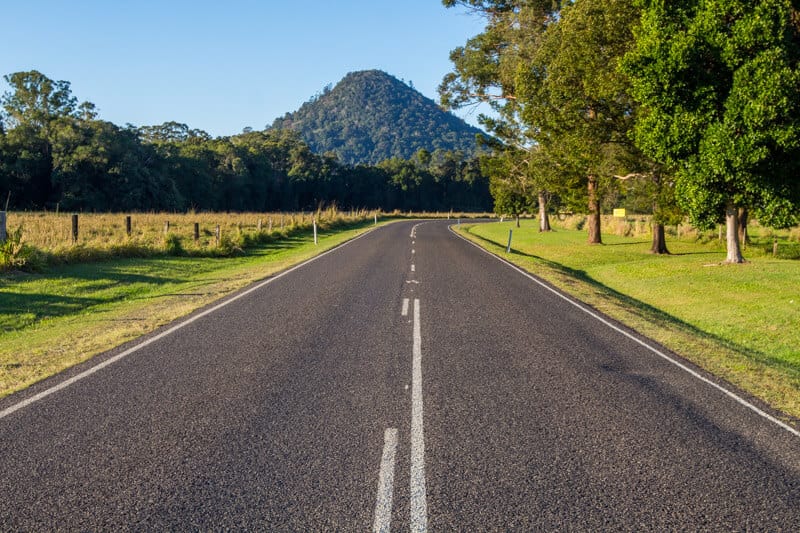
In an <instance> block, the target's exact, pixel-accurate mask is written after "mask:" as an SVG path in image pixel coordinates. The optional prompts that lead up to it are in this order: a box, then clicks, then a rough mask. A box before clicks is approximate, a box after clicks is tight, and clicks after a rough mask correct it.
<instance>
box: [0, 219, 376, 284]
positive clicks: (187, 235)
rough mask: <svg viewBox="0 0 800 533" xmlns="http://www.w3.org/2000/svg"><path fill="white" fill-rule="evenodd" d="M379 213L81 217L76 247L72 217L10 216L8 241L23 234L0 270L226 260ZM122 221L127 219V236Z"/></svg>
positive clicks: (4, 254)
mask: <svg viewBox="0 0 800 533" xmlns="http://www.w3.org/2000/svg"><path fill="white" fill-rule="evenodd" d="M376 214H377V213H374V212H367V211H363V210H361V211H351V212H349V213H348V212H341V211H339V210H337V209H336V207H335V206H333V207H330V208H327V209H318V210H317V211H315V212H310V213H227V214H226V213H185V214H177V213H138V214H133V215H126V214H124V213H104V214H93V213H88V214H84V213H81V214H78V239H77V241H73V236H72V215H71V214H64V213H61V214H59V213H47V212H11V213H9V214H8V228H9V235H12V236H14V235H21V242H20V243H18V244H17V245H16V246H11V247H9V246H6V247H4V248H3V247H0V270H11V269H22V270H43V269H45V268H47V267H49V266H52V265H58V264H74V263H88V262H96V261H104V260H109V259H117V258H122V257H157V256H193V257H228V256H233V255H237V254H240V253H242V252H243V250H245V249H247V248H251V247H254V246H259V245H264V244H268V243H272V242H275V241H280V240H282V239H286V238H288V237H291V236H292V235H294V234H296V233H297V232H304V231H308V230H309V229H311V227H312V224H313V222H314V221H316V223H317V226H318V229H319V230H321V231H325V230H328V229H333V228H337V227H341V226H346V225H348V224H354V223H358V222H361V221H366V220H368V219H373V216H375V215H376ZM126 216H130V218H131V233H130V235H129V234H128V233H127V229H126ZM195 224H198V229H199V232H198V233H199V235H198V238H197V239H195V235H194V227H195ZM217 228H219V235H217ZM11 240H13V239H9V241H11Z"/></svg>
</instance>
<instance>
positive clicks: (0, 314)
mask: <svg viewBox="0 0 800 533" xmlns="http://www.w3.org/2000/svg"><path fill="white" fill-rule="evenodd" d="M372 225H373V222H372V221H371V220H370V221H362V222H359V223H355V224H339V225H337V226H335V227H331V228H327V229H326V230H325V233H324V234H323V233H320V235H319V236H320V238H324V237H325V236H333V235H335V234H336V233H339V232H341V231H350V230H356V229H361V228H365V227H368V226H372ZM312 235H313V230H312V229H308V230H306V229H297V230H294V231H292V232H291V233H290V234H289V235H288V236H286V237H282V238H275V239H273V240H270V241H269V242H265V243H259V244H254V245H253V246H250V247H248V248H246V249H245V250H243V251H242V253H240V254H239V255H237V256H233V257H230V256H229V257H221V256H219V255H214V254H210V255H208V256H203V255H201V256H197V255H190V256H186V255H183V254H180V255H177V256H176V255H167V254H160V255H150V256H147V257H141V258H135V257H117V258H105V259H104V260H102V261H96V262H90V263H75V264H66V265H58V266H52V267H49V268H48V269H46V270H45V271H44V272H38V273H26V272H20V273H12V274H8V273H6V274H5V275H3V276H2V277H0V332H1V331H14V330H18V329H21V328H25V327H29V326H31V325H33V324H36V323H37V322H40V321H41V320H43V319H47V318H59V317H64V316H68V315H76V314H78V313H81V312H85V311H86V310H88V309H90V308H92V307H95V306H100V305H107V304H113V303H115V302H119V301H123V300H127V299H143V298H152V297H153V296H154V295H153V294H151V293H152V292H153V291H154V289H155V288H156V287H160V286H164V285H167V284H176V285H177V284H180V283H184V282H187V281H190V280H192V279H194V278H195V277H196V276H197V275H198V274H200V273H202V272H203V271H205V272H211V271H214V270H217V269H218V268H219V267H218V265H222V264H223V263H228V262H230V261H236V260H240V259H243V258H259V257H264V258H267V257H269V256H272V255H275V254H279V253H282V252H288V251H290V250H294V249H297V248H299V247H300V246H302V245H306V244H310V242H312V241H311V239H310V237H311V236H312ZM198 260H200V261H203V262H204V265H206V266H205V267H204V268H200V269H198V268H187V269H186V270H185V271H184V269H182V268H181V267H180V264H181V262H184V261H185V262H186V264H187V266H188V265H191V264H194V265H196V264H197V261H198ZM142 270H144V271H145V272H142ZM64 280H69V281H71V280H74V281H75V283H74V284H72V285H74V286H68V287H67V288H66V289H65V290H63V294H55V293H54V290H53V288H52V287H53V285H54V284H55V285H58V286H64ZM219 280H221V278H220V279H217V280H216V281H219ZM213 281H215V280H214V279H204V280H203V281H202V282H201V285H203V284H208V283H212V282H213ZM18 283H24V284H26V285H28V287H30V288H31V289H30V290H26V291H19V290H13V289H14V286H15V284H18ZM37 285H38V286H41V289H40V290H37V289H38V286H37ZM134 285H135V286H136V287H133V286H134ZM82 289H83V290H82ZM100 291H105V293H104V294H99V292H100ZM81 292H85V293H91V296H83V295H81V294H80V293H81ZM182 296H187V295H182ZM23 314H24V316H25V318H21V317H22V315H23ZM5 317H7V318H5Z"/></svg>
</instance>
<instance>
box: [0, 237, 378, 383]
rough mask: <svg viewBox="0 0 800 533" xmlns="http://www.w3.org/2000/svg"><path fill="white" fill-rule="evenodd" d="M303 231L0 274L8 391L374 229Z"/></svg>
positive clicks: (2, 372) (1, 370) (0, 374)
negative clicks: (231, 253)
mask: <svg viewBox="0 0 800 533" xmlns="http://www.w3.org/2000/svg"><path fill="white" fill-rule="evenodd" d="M373 227H374V226H373V223H372V221H368V222H363V223H359V224H357V225H353V226H350V227H349V228H345V227H340V228H337V229H331V230H327V231H325V232H322V233H320V234H319V239H318V241H319V244H318V245H316V246H315V245H314V242H313V236H312V234H311V232H305V233H297V234H294V235H293V236H291V237H288V238H286V239H283V240H280V241H276V242H274V243H272V244H269V245H264V246H257V247H254V248H250V249H248V250H247V252H246V255H241V256H238V257H229V258H192V257H156V258H145V259H143V258H128V259H115V260H110V261H104V262H98V263H88V264H76V265H65V266H59V267H54V268H51V269H48V270H47V271H46V272H43V273H13V274H3V275H2V276H0V397H3V396H7V395H8V394H11V393H13V392H15V391H18V390H21V389H24V388H25V387H28V386H30V385H31V384H33V383H35V382H37V381H40V380H42V379H44V378H46V377H48V376H51V375H53V374H56V373H58V372H60V371H62V370H64V369H66V368H69V367H71V366H73V365H75V364H78V363H80V362H82V361H85V360H87V359H89V358H91V357H92V356H94V355H96V354H98V353H101V352H104V351H106V350H109V349H111V348H113V347H115V346H118V345H120V344H122V343H124V342H126V341H129V340H132V339H135V338H136V337H139V336H141V335H144V334H146V333H148V332H150V331H153V330H154V329H156V328H158V327H159V326H162V325H164V324H167V323H169V322H171V321H173V320H175V319H177V318H180V317H182V316H185V315H187V314H189V313H191V312H192V311H194V310H196V309H198V308H200V307H202V306H204V305H207V304H209V303H211V302H213V301H215V300H218V299H219V298H221V297H223V296H225V295H227V294H230V293H231V292H233V291H236V290H237V289H240V288H242V287H244V286H246V285H248V284H250V283H252V282H254V281H257V280H260V279H263V278H266V277H268V276H270V275H272V274H275V273H277V272H279V271H281V270H285V269H286V268H289V267H290V266H292V265H295V264H298V263H300V262H302V261H305V260H307V259H309V258H311V257H313V256H315V255H318V254H320V253H322V252H324V251H326V250H329V249H331V248H333V247H335V246H337V245H339V244H342V243H343V242H345V241H347V240H350V239H352V238H354V237H356V236H358V235H360V234H362V233H364V232H366V231H369V230H370V229H372V228H373Z"/></svg>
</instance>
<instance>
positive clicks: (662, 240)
mask: <svg viewBox="0 0 800 533" xmlns="http://www.w3.org/2000/svg"><path fill="white" fill-rule="evenodd" d="M650 253H651V254H659V255H661V254H669V250H667V239H666V237H665V235H664V224H654V225H653V245H652V246H651V247H650Z"/></svg>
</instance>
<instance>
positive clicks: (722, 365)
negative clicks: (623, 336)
mask: <svg viewBox="0 0 800 533" xmlns="http://www.w3.org/2000/svg"><path fill="white" fill-rule="evenodd" d="M510 229H512V230H513V240H512V251H511V253H508V254H507V253H506V252H505V250H506V244H507V242H508V234H509V230H510ZM460 232H461V234H462V235H464V236H465V237H467V238H469V239H470V240H472V241H474V242H476V243H478V244H480V245H481V246H483V247H485V248H487V249H489V250H490V251H492V252H493V253H496V254H498V255H500V256H502V257H504V258H506V259H508V260H509V261H511V262H513V263H515V264H517V265H519V266H520V267H522V268H524V269H525V270H527V271H529V272H531V273H533V274H536V275H537V276H539V277H541V278H542V279H545V280H547V281H549V282H550V283H552V284H553V285H555V286H557V287H559V288H560V289H562V290H564V291H565V292H567V293H569V294H571V295H573V296H575V297H577V298H578V299H580V300H581V301H583V302H586V303H587V304H589V305H591V306H592V307H594V308H596V309H598V310H599V311H601V312H603V313H605V314H607V315H609V316H611V317H613V318H615V319H617V320H619V321H620V322H622V323H624V324H627V325H628V326H630V327H632V328H633V329H635V330H637V331H639V332H640V333H642V334H643V335H646V336H648V337H650V338H652V339H654V340H655V341H657V342H659V343H661V344H662V345H664V346H666V347H667V348H669V349H670V350H672V351H674V352H675V353H678V354H680V355H681V356H683V357H685V358H686V359H688V360H690V361H693V362H694V363H696V364H698V365H699V366H701V367H703V368H705V369H706V370H708V371H710V372H711V373H713V374H715V375H717V376H720V377H722V378H724V379H726V380H727V381H729V382H731V383H733V384H734V385H736V386H738V387H740V388H742V389H743V390H745V391H747V392H749V393H750V394H752V395H754V396H756V397H758V398H761V399H762V400H764V401H766V402H767V403H769V404H770V405H772V406H774V407H775V408H777V409H779V410H781V411H783V412H785V413H787V414H789V415H791V416H793V417H795V418H800V328H798V324H800V263H798V262H797V261H792V260H785V259H776V258H772V257H769V256H765V255H763V254H762V255H761V256H753V257H748V259H750V262H749V263H747V264H745V265H739V266H735V265H730V266H726V265H721V264H720V263H721V261H722V260H724V258H725V253H724V250H720V249H719V246H718V245H717V244H716V243H705V244H703V243H699V242H695V241H682V240H675V239H672V240H670V241H669V242H668V245H669V248H670V251H671V252H672V253H673V255H670V256H655V255H652V254H649V253H648V249H649V245H650V242H649V239H647V238H646V237H644V238H643V237H638V238H632V237H623V236H616V235H603V239H604V242H605V244H603V245H600V246H589V245H587V244H586V234H585V232H584V231H576V230H566V229H557V230H556V231H554V232H552V233H539V232H538V230H537V225H536V221H523V223H522V227H521V228H516V227H515V226H514V225H513V224H512V223H489V224H478V225H467V224H462V226H461V229H460Z"/></svg>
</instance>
